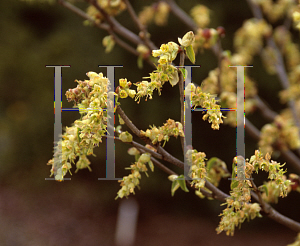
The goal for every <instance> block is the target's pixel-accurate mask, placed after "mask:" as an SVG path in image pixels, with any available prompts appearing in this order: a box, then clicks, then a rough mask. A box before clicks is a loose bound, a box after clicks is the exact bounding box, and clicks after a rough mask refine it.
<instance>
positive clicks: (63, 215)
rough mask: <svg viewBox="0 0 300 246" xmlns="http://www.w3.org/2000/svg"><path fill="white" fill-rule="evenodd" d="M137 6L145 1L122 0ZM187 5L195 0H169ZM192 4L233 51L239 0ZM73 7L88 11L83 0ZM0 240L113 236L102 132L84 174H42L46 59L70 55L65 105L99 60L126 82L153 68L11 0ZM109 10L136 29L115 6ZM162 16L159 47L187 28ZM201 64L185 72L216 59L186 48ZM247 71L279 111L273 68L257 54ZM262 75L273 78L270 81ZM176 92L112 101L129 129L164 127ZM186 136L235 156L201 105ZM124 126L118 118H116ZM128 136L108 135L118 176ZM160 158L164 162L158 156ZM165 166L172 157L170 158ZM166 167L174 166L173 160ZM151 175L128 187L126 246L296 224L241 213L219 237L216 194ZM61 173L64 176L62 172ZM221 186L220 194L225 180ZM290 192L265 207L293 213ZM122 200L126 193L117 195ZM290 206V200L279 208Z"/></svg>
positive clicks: (210, 151) (48, 12)
mask: <svg viewBox="0 0 300 246" xmlns="http://www.w3.org/2000/svg"><path fill="white" fill-rule="evenodd" d="M130 2H131V3H132V5H133V6H134V8H135V9H136V10H137V11H140V10H142V8H143V6H146V5H149V4H151V3H152V1H137V0H133V1H130ZM176 2H177V4H178V5H179V6H180V7H181V8H182V9H183V10H184V11H186V12H187V13H189V11H190V9H191V8H192V7H193V6H194V5H195V4H198V3H199V1H196V0H190V1H184V0H178V1H176ZM201 4H204V5H206V6H207V7H208V8H210V9H211V10H212V12H211V24H210V27H212V28H216V27H218V26H223V27H224V28H225V29H226V37H225V38H224V39H223V40H222V44H223V48H224V49H230V50H232V40H233V34H234V32H235V31H236V30H237V29H238V28H239V27H240V26H241V25H242V23H243V21H244V20H246V19H248V18H251V17H252V15H251V12H250V9H249V7H248V6H247V4H246V1H244V0H243V1H230V0H224V1H208V0H203V1H201ZM76 6H78V7H80V8H82V9H83V10H85V9H86V7H87V5H86V3H84V2H79V3H76ZM0 9H1V15H0V30H1V38H0V245H5V246H6V245H24V246H27V245H30V246H33V245H49V246H50V245H91V246H92V245H103V246H104V245H114V242H115V235H116V228H117V218H118V211H119V210H118V209H119V206H120V204H121V203H122V200H120V199H118V200H115V197H116V193H117V191H118V190H119V187H120V186H119V183H118V182H117V181H98V178H100V177H102V178H103V177H105V148H106V147H105V142H104V143H103V144H102V146H100V147H99V148H98V149H96V151H95V154H96V155H97V157H91V158H90V160H91V163H92V164H91V168H92V170H93V171H92V172H89V171H88V170H87V169H86V170H80V171H79V172H78V173H76V174H74V170H75V169H73V172H72V173H73V175H72V177H71V180H70V181H64V182H56V181H49V180H47V181H46V180H45V178H48V177H49V175H50V166H47V165H46V163H47V162H48V160H49V159H51V158H52V155H53V140H54V135H53V134H54V114H53V96H54V83H53V81H54V68H46V67H45V66H46V65H70V66H71V67H70V68H63V69H62V93H63V101H62V102H63V108H71V107H72V106H73V105H72V104H71V103H68V102H67V101H66V99H65V96H64V94H65V92H66V91H67V90H68V89H69V88H74V87H76V83H74V80H75V79H78V80H84V79H87V77H86V75H85V74H86V72H89V71H94V72H97V73H99V72H103V73H104V74H106V71H105V69H103V68H98V65H123V68H116V69H115V78H116V80H118V79H119V78H127V79H128V80H130V81H131V82H133V83H135V82H138V81H141V80H142V77H146V76H148V74H149V72H151V71H152V70H153V68H152V67H151V66H149V65H148V64H147V63H144V67H143V69H138V68H137V58H136V57H135V56H133V55H131V54H129V53H128V52H126V51H124V50H123V49H121V48H119V47H118V46H115V48H114V49H113V51H112V52H111V53H109V54H106V53H105V49H104V48H103V46H102V39H103V37H104V36H106V35H107V33H106V32H105V31H102V30H100V29H97V28H95V27H87V26H84V25H83V19H80V17H78V16H76V15H75V14H74V13H71V12H70V11H69V10H67V9H64V8H63V7H62V6H60V5H58V4H53V5H51V4H47V3H37V4H28V3H26V2H20V1H17V0H11V1H0ZM117 19H118V20H119V21H120V22H121V23H122V24H123V25H124V26H126V27H128V28H130V29H131V30H132V31H134V32H137V29H136V27H135V25H134V24H133V23H132V22H131V19H130V18H129V15H128V13H127V12H126V11H125V12H123V13H122V14H120V15H119V16H118V17H117ZM168 23H169V24H168V26H165V27H158V26H155V25H154V24H153V25H150V26H149V32H150V33H151V34H152V36H151V38H152V40H153V41H154V43H155V44H156V46H158V47H159V46H160V44H161V43H165V42H168V41H175V42H177V37H182V36H183V35H184V34H185V33H186V32H187V31H190V30H189V29H188V28H187V27H186V26H185V25H184V24H182V23H181V22H180V21H179V20H177V19H176V17H175V16H173V15H172V14H170V17H169V21H168ZM196 64H197V65H201V68H194V69H193V81H194V82H196V83H198V84H200V83H201V81H202V80H203V79H204V78H205V77H207V75H208V72H209V71H210V70H211V69H214V68H215V67H216V66H217V60H216V58H215V57H214V55H213V53H212V52H211V51H205V52H204V53H203V54H199V55H198V56H197V57H196ZM253 65H254V68H253V69H251V76H253V77H254V78H255V77H256V78H259V81H263V83H258V88H259V90H260V91H259V93H260V95H261V96H262V97H263V98H264V99H265V100H266V102H267V103H268V104H270V105H271V106H272V108H273V110H275V111H277V112H279V111H280V109H281V108H282V107H283V106H282V105H280V104H279V102H278V97H277V96H274V95H276V92H277V91H278V90H279V89H280V84H279V82H278V81H277V79H276V77H270V76H267V74H266V72H265V71H264V69H263V68H261V63H260V61H259V60H255V64H253ZM271 83H272V84H271ZM178 96H179V91H178V88H177V87H174V88H172V87H171V86H170V85H169V84H165V85H164V88H163V91H162V96H160V97H159V96H158V95H157V93H155V94H154V97H153V100H148V101H147V102H145V101H144V100H141V103H140V104H137V103H136V102H134V101H133V100H130V99H129V98H128V99H125V100H122V101H121V103H122V108H123V109H124V110H126V113H127V115H128V116H129V117H130V118H131V119H132V120H133V122H134V123H135V124H136V126H137V127H138V128H139V129H143V130H145V129H147V128H148V127H149V125H153V124H155V125H156V126H160V125H162V124H163V123H164V122H165V121H166V120H167V119H169V118H172V119H175V120H179V119H180V103H179V98H178ZM78 117H79V113H78V112H63V113H62V119H63V127H65V126H70V125H71V123H72V122H74V120H75V119H77V118H78ZM192 117H193V136H194V138H193V145H194V148H196V149H197V150H198V151H204V152H205V153H206V155H207V157H208V158H210V157H213V156H217V157H219V158H221V159H222V160H224V161H225V162H226V163H227V165H228V167H229V169H230V168H231V163H232V158H233V157H234V156H235V129H234V128H231V127H229V126H226V125H222V126H221V129H220V130H219V131H213V130H211V127H210V124H209V123H208V122H203V121H202V119H201V118H202V115H201V113H200V112H198V113H193V116H192ZM250 118H251V120H253V121H254V123H255V125H256V126H257V127H259V128H260V127H261V126H263V124H265V123H266V122H265V121H264V120H262V119H261V117H260V115H258V114H257V113H254V114H253V115H251V116H250ZM124 129H126V128H124ZM246 144H247V145H246V146H247V147H246V155H247V157H250V155H252V154H253V153H254V150H255V148H256V143H255V142H253V141H252V140H251V139H250V138H249V137H248V136H247V135H246ZM127 149H128V146H126V145H124V144H120V143H118V142H116V177H120V178H121V177H122V176H124V175H127V174H128V171H127V170H125V169H124V168H125V167H128V166H129V165H130V163H131V162H133V161H134V159H133V158H131V157H130V156H129V155H127V152H126V151H127ZM166 149H167V150H168V151H170V152H171V153H172V154H174V156H176V157H178V158H180V159H182V156H181V155H180V141H179V139H177V140H176V139H171V140H170V142H169V143H167V145H166ZM167 165H168V164H167ZM168 166H169V167H170V165H168ZM171 168H173V169H174V170H175V171H178V172H179V171H180V170H178V169H176V168H175V167H171ZM149 174H150V177H149V178H147V177H146V176H143V177H142V180H141V190H137V192H136V195H135V196H132V197H131V201H132V202H133V201H135V202H136V203H135V204H137V205H138V219H137V229H136V237H135V244H134V245H187V244H193V245H229V244H230V245H253V244H254V243H255V244H257V245H273V246H274V245H286V244H288V243H292V242H293V241H294V237H295V236H296V233H294V232H293V231H291V230H288V229H287V228H285V227H283V226H281V225H279V224H277V223H275V222H273V221H271V220H269V219H268V218H262V219H255V220H254V221H252V222H251V223H247V222H245V223H244V224H243V225H242V228H241V230H236V232H235V236H234V237H227V236H226V235H225V233H222V234H220V235H217V234H216V232H215V228H216V227H217V226H218V223H219V220H220V218H219V216H218V215H219V214H220V213H221V212H222V209H223V208H224V207H221V206H220V202H218V201H208V200H207V199H200V198H198V197H196V196H195V195H194V194H193V192H192V191H190V192H189V193H184V192H183V191H181V190H179V191H177V192H176V194H175V196H174V197H171V192H170V189H171V182H170V181H168V179H167V175H166V174H165V173H163V172H162V171H160V170H159V169H158V168H155V172H154V173H149ZM68 177H70V175H69V176H68ZM221 187H222V189H223V190H224V191H226V192H228V189H229V182H228V181H226V180H225V181H222V183H221ZM295 199H296V196H295V195H294V194H291V195H290V196H289V197H288V198H286V199H284V200H280V203H279V204H277V205H275V208H276V209H278V210H279V211H280V212H282V213H283V214H284V215H287V216H290V217H292V218H294V219H296V220H298V221H299V220H300V214H299V204H298V205H297V204H296V203H295ZM124 200H125V201H126V199H124ZM287 208H288V209H287Z"/></svg>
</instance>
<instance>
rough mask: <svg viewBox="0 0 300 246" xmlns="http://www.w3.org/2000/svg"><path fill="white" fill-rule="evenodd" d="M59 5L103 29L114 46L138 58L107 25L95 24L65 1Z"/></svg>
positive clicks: (130, 47) (91, 19) (132, 49)
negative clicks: (114, 43)
mask: <svg viewBox="0 0 300 246" xmlns="http://www.w3.org/2000/svg"><path fill="white" fill-rule="evenodd" d="M59 4H60V5H62V6H63V7H65V8H67V9H69V10H70V11H72V12H74V13H75V14H77V15H78V16H80V17H82V18H84V19H85V20H88V21H89V22H90V23H92V24H93V25H94V26H96V27H98V28H99V29H103V30H105V31H107V32H108V33H109V34H110V35H112V37H113V39H114V41H115V42H116V44H118V45H119V46H120V47H122V48H123V49H125V50H127V51H128V52H130V53H132V54H133V55H135V56H138V55H139V53H138V52H137V51H136V50H135V49H134V48H133V47H132V46H130V45H129V44H127V43H125V42H124V41H123V40H121V39H120V38H119V37H118V36H117V35H116V34H115V33H114V32H113V31H112V30H111V28H110V26H109V25H108V24H105V23H97V22H95V20H94V19H93V18H91V17H90V16H89V15H87V14H86V13H85V12H84V11H82V10H81V9H79V8H77V7H76V6H74V5H72V4H71V3H69V2H66V1H65V0H59Z"/></svg>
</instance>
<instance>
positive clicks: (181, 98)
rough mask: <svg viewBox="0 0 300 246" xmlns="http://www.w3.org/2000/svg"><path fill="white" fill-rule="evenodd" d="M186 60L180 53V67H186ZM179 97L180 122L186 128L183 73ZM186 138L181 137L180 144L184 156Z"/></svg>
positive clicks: (180, 75) (180, 78)
mask: <svg viewBox="0 0 300 246" xmlns="http://www.w3.org/2000/svg"><path fill="white" fill-rule="evenodd" d="M184 59H185V54H184V50H182V51H181V52H180V61H179V66H180V67H183V66H184ZM178 86H179V96H180V122H181V124H182V125H183V126H184V125H185V124H184V103H185V102H184V78H183V74H182V72H180V73H179V82H178ZM184 139H185V138H184V137H180V142H181V148H182V151H183V154H184V151H185V150H184Z"/></svg>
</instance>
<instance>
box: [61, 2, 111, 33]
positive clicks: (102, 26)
mask: <svg viewBox="0 0 300 246" xmlns="http://www.w3.org/2000/svg"><path fill="white" fill-rule="evenodd" d="M58 3H59V4H60V5H62V6H63V7H65V8H67V9H69V10H71V11H72V12H73V13H75V14H77V15H78V16H80V17H82V18H83V19H86V20H88V21H90V22H91V23H93V25H94V26H96V27H98V28H100V29H103V30H106V31H108V29H109V25H107V24H105V23H96V22H95V21H94V20H93V18H91V17H90V16H89V15H87V14H86V13H85V12H84V11H82V10H81V9H80V8H77V7H76V6H74V5H73V4H71V3H69V2H66V1H65V0H59V1H58Z"/></svg>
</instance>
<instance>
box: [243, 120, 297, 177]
mask: <svg viewBox="0 0 300 246" xmlns="http://www.w3.org/2000/svg"><path fill="white" fill-rule="evenodd" d="M245 129H246V131H247V132H248V133H249V134H250V136H251V137H252V138H254V139H255V140H257V141H258V140H259V139H260V131H259V130H258V129H257V128H256V127H255V126H254V125H253V124H252V123H251V122H250V121H249V120H248V119H247V118H246V124H245ZM274 148H276V149H278V150H280V153H281V155H282V156H283V157H284V158H285V159H286V161H287V162H288V163H289V164H291V165H292V166H293V167H294V168H295V169H296V170H297V172H298V173H300V160H299V158H298V157H297V156H296V155H295V154H294V153H293V152H292V151H290V150H289V149H283V148H282V147H281V145H280V144H277V143H275V144H274Z"/></svg>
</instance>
